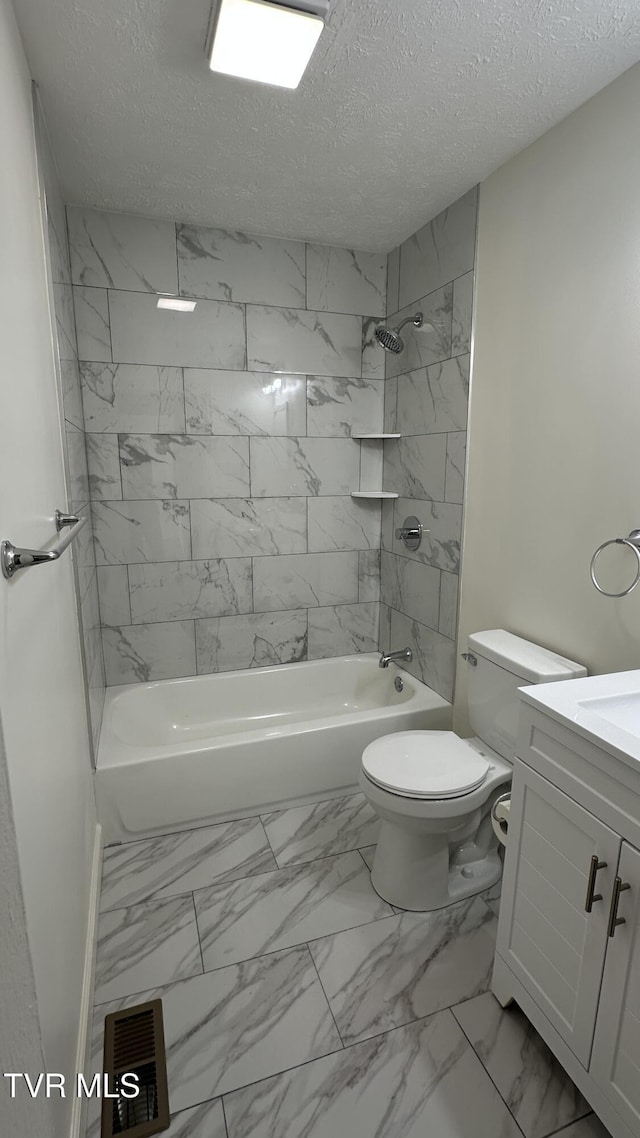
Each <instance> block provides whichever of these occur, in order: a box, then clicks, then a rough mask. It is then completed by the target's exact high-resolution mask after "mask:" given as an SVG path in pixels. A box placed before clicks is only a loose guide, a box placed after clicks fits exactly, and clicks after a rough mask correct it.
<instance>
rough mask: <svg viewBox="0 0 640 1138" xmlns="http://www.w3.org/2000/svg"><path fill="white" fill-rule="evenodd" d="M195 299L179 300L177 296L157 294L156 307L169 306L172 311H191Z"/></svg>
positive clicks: (194, 304)
mask: <svg viewBox="0 0 640 1138" xmlns="http://www.w3.org/2000/svg"><path fill="white" fill-rule="evenodd" d="M197 303H198V302H197V300H181V299H180V297H178V296H159V297H158V303H157V305H156V307H157V308H170V309H171V311H172V312H193V311H194V309H195V307H196V304H197Z"/></svg>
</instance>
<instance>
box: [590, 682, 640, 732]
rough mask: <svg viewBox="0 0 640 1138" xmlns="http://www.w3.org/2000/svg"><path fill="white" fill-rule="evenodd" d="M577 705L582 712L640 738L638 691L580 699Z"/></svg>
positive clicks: (639, 701) (639, 696) (639, 698)
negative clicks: (598, 717)
mask: <svg viewBox="0 0 640 1138" xmlns="http://www.w3.org/2000/svg"><path fill="white" fill-rule="evenodd" d="M577 704H578V707H581V708H582V709H583V711H586V712H591V713H592V714H595V715H599V716H600V718H601V719H606V720H607V722H608V723H613V726H614V727H620V728H622V730H623V731H629V732H630V733H631V734H632V735H637V736H638V738H640V691H634V692H625V693H624V694H623V695H608V696H607V695H605V696H599V697H598V696H597V697H595V698H594V699H580V700H578V701H577Z"/></svg>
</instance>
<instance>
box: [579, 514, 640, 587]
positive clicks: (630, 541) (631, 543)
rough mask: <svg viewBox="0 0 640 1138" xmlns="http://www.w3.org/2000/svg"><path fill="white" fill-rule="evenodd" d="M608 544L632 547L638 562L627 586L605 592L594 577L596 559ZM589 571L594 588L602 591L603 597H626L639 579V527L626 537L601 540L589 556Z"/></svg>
mask: <svg viewBox="0 0 640 1138" xmlns="http://www.w3.org/2000/svg"><path fill="white" fill-rule="evenodd" d="M608 545H627V546H628V547H629V549H632V550H633V552H634V553H635V555H636V559H637V562H638V563H637V565H636V575H635V577H634V579H633V581H632V582H631V584H630V585H629V588H628V589H623V590H622V592H620V593H609V592H607V590H606V589H603V588H602V585H601V584H599V582H598V578H597V577H596V561H597V559H598V557H599V556H600V554H601V553H602V551H603V549H606V548H607V546H608ZM590 572H591V580H592V581H593V583H594V585H595V587H596V589H597V590H598V592H599V593H603V594H604V596H605V597H628V596H629V593H632V592H633V590H634V589H635V587H636V585H637V584H638V581H640V529H632V530H631V533H630V534H629V536H628V537H612V538H609V541H603V543H602V545H599V546H598V548H597V549H596V551H595V553H594V555H593V557H592V558H591V566H590Z"/></svg>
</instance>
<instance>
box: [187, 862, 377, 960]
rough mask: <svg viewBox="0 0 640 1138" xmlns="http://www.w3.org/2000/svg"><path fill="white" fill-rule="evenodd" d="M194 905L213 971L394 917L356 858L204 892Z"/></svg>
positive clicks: (314, 864)
mask: <svg viewBox="0 0 640 1138" xmlns="http://www.w3.org/2000/svg"><path fill="white" fill-rule="evenodd" d="M194 901H195V906H196V914H197V918H198V930H199V933H200V943H201V946H202V957H203V961H204V967H205V969H206V970H207V971H208V970H210V969H213V968H220V967H221V966H223V965H225V964H234V963H237V962H238V961H240V960H247V959H249V958H250V957H252V956H261V955H263V954H264V953H267V952H274V951H276V950H278V949H284V948H292V947H293V945H296V944H302V943H303V942H304V941H307V940H311V939H313V938H315V937H317V936H324V935H325V934H327V933H329V932H337V931H338V930H340V929H348V928H353V926H354V925H359V924H364V923H365V922H367V921H375V920H378V919H380V918H381V917H386V916H389V915H390V914H391V913H392V912H393V910H392V909H391V908H390V906H389V905H387V904H386V902H384V901H382V900H381V898H380V897H378V895H377V893H376V892H375V890H374V889H373V886H372V885H371V878H370V875H369V872H368V870H367V867H366V866H365V865H363V863H362V858H361V857H360V855H359V853H358V852H357V851H353V852H352V853H346V854H340V855H338V856H337V857H326V858H321V859H320V860H319V861H314V862H310V863H308V864H304V865H293V866H289V868H288V869H278V870H276V871H275V872H273V873H262V874H260V875H259V876H257V877H247V878H245V879H244V880H243V881H235V882H232V883H230V884H223V885H214V886H213V887H212V888H211V889H200V890H198V891H197V892H196V893H195V894H194Z"/></svg>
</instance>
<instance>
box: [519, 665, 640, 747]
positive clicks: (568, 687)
mask: <svg viewBox="0 0 640 1138" xmlns="http://www.w3.org/2000/svg"><path fill="white" fill-rule="evenodd" d="M520 694H521V696H522V699H523V700H524V702H525V703H528V704H531V706H532V707H536V708H538V709H539V710H540V711H542V712H544V713H545V714H547V715H549V716H551V718H552V719H555V720H556V721H557V722H558V723H562V724H563V725H564V726H566V727H569V728H571V730H572V731H575V732H576V734H578V735H581V736H582V737H583V738H584V739H587V740H588V741H589V742H590V743H594V744H595V745H596V746H598V747H602V748H603V749H604V750H605V751H607V752H608V753H609V754H611V755H613V756H615V757H616V758H618V759H621V760H622V762H625V763H627V764H628V765H629V766H633V767H636V766H637V765H638V764H640V669H638V670H636V671H633V672H613V673H611V674H610V675H606V676H588V677H586V678H585V679H580V680H563V681H561V682H557V683H551V684H535V685H532V686H529V687H523V688H520Z"/></svg>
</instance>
